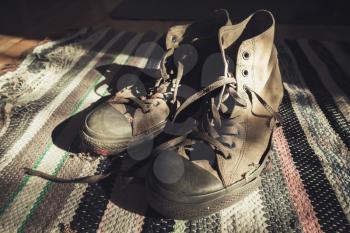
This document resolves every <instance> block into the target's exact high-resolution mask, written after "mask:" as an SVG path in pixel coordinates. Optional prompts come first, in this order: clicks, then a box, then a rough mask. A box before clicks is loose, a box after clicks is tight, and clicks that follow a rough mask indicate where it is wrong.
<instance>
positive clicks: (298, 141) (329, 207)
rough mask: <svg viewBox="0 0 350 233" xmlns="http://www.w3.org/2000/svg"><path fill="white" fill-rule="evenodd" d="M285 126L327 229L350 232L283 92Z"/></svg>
mask: <svg viewBox="0 0 350 233" xmlns="http://www.w3.org/2000/svg"><path fill="white" fill-rule="evenodd" d="M279 112H280V113H281V116H282V118H283V121H282V128H283V132H284V135H285V136H286V139H287V141H288V145H289V149H290V151H291V154H292V157H293V161H294V163H295V166H296V167H297V169H298V171H299V174H300V177H301V179H302V181H303V184H304V187H305V190H306V192H307V194H308V196H309V199H310V201H311V203H312V205H313V207H314V210H315V212H316V216H317V218H318V221H319V223H320V225H321V228H322V230H323V231H324V232H335V231H339V232H350V224H349V222H348V220H347V219H346V216H345V214H344V212H343V210H342V207H341V206H340V203H339V201H338V199H337V197H336V195H335V192H334V190H333V189H332V187H331V185H330V184H329V181H328V180H327V177H326V175H325V173H324V170H323V167H322V165H321V162H320V161H319V159H318V157H317V155H316V154H315V152H314V151H313V150H312V148H311V147H310V145H309V144H308V143H307V138H306V135H305V133H304V131H303V129H302V126H301V125H300V123H299V121H298V118H297V116H296V115H295V113H294V112H293V108H292V105H291V101H290V97H289V95H288V93H287V92H286V91H285V92H284V97H283V100H282V104H281V106H280V111H279Z"/></svg>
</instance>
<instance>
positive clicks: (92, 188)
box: [70, 33, 155, 233]
mask: <svg viewBox="0 0 350 233" xmlns="http://www.w3.org/2000/svg"><path fill="white" fill-rule="evenodd" d="M154 38H155V34H154V33H147V34H146V35H144V36H143V38H142V39H141V41H140V42H139V43H138V44H139V45H140V44H141V43H144V42H147V41H154ZM136 48H137V46H135V48H134V49H133V50H135V49H136ZM120 67H121V69H119V70H114V71H113V72H115V73H113V72H111V73H113V76H114V77H115V78H117V77H118V73H119V74H120V73H123V72H125V70H124V71H123V68H124V67H123V66H120ZM126 69H127V68H126ZM120 165H121V163H118V162H113V163H112V162H111V161H110V160H109V159H106V160H103V161H101V162H100V164H99V165H98V167H97V169H96V172H95V174H101V173H108V172H109V171H117V170H119V168H120V167H119V166H120ZM114 183H115V177H109V178H107V179H105V180H104V181H102V182H100V183H97V184H92V185H89V186H88V187H87V189H86V191H85V192H84V194H83V197H82V198H81V200H80V203H79V207H78V208H77V209H76V210H75V215H74V217H73V220H72V221H71V223H70V228H71V229H73V230H75V231H77V232H84V233H85V232H96V231H97V229H98V226H99V224H100V222H101V220H102V217H103V213H104V211H105V209H106V207H107V204H108V200H109V198H110V195H111V192H112V190H113V186H114Z"/></svg>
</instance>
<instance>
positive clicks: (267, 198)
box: [259, 148, 302, 232]
mask: <svg viewBox="0 0 350 233" xmlns="http://www.w3.org/2000/svg"><path fill="white" fill-rule="evenodd" d="M269 163H271V166H270V165H268V167H269V169H266V170H265V172H264V173H263V174H262V176H261V178H262V180H261V186H260V187H259V193H260V195H261V199H262V201H263V206H264V207H263V209H264V211H265V212H266V213H267V214H266V215H265V217H266V219H267V221H266V224H267V229H268V231H269V232H302V230H301V229H302V228H301V225H300V223H299V220H298V216H297V214H296V212H295V209H294V206H293V204H292V200H291V197H290V194H289V192H288V188H287V184H286V180H285V178H284V175H283V172H282V169H281V164H280V160H279V157H278V154H277V152H276V151H275V150H274V149H273V148H272V150H271V151H270V162H269ZM269 163H268V164H269Z"/></svg>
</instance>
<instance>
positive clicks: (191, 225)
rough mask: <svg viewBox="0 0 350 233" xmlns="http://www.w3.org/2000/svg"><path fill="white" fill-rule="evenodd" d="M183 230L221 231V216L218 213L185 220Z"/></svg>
mask: <svg viewBox="0 0 350 233" xmlns="http://www.w3.org/2000/svg"><path fill="white" fill-rule="evenodd" d="M185 226H186V229H185V232H221V217H220V214H219V213H215V214H212V215H209V216H207V217H204V218H200V219H197V220H190V221H186V222H185Z"/></svg>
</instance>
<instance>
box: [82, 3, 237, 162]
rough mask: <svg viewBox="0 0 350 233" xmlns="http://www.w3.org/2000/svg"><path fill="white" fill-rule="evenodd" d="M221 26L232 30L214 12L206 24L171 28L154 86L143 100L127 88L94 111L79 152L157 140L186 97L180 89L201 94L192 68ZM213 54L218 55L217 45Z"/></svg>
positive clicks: (107, 150)
mask: <svg viewBox="0 0 350 233" xmlns="http://www.w3.org/2000/svg"><path fill="white" fill-rule="evenodd" d="M225 25H231V21H230V19H229V16H228V14H227V12H226V11H225V10H218V11H216V12H215V13H214V14H213V16H212V17H211V18H209V19H207V20H203V21H198V22H195V23H193V24H189V25H178V26H174V27H172V28H170V29H169V32H168V33H167V35H166V38H165V40H166V50H167V51H166V52H165V55H164V57H163V59H162V61H161V62H160V74H161V75H160V79H159V80H158V81H157V82H156V85H155V87H153V88H150V89H149V90H148V91H147V94H146V95H142V94H141V93H142V91H140V90H138V89H137V86H127V87H125V88H123V89H122V90H120V91H118V92H117V93H116V94H115V95H114V96H113V97H112V98H111V99H110V100H108V101H107V102H106V103H104V104H102V105H100V106H99V107H97V108H96V109H95V110H93V111H92V112H91V113H90V114H89V115H88V116H87V117H86V119H85V124H84V127H83V130H82V132H81V137H82V142H83V145H84V147H85V148H86V149H87V150H88V151H92V152H94V153H97V154H100V155H114V154H117V153H119V152H121V151H124V150H125V149H128V148H131V147H134V146H136V145H140V144H147V142H148V141H150V140H152V139H153V138H154V137H156V136H157V135H159V134H160V133H161V132H162V131H163V130H164V127H165V125H166V123H167V121H168V120H169V119H171V118H172V117H173V116H174V113H175V112H176V110H177V109H178V108H179V107H180V106H181V103H182V102H183V101H184V100H185V98H184V97H186V96H182V98H181V97H179V96H180V95H181V91H180V89H181V88H182V86H189V87H191V88H192V89H193V90H194V91H193V92H196V91H198V90H200V89H201V85H200V84H199V83H200V82H199V81H200V80H199V79H198V80H193V78H195V77H198V76H199V75H198V74H196V73H198V72H200V70H199V69H198V68H196V67H201V65H202V64H201V62H203V61H205V58H206V57H207V55H206V54H208V53H210V52H212V51H210V50H208V49H206V47H205V46H206V43H207V41H215V42H216V43H215V42H214V43H215V44H218V43H217V40H218V38H217V33H218V30H219V28H221V27H222V26H225ZM214 49H216V50H217V51H219V46H218V45H217V46H216V47H215V48H214ZM179 93H180V94H179ZM185 107H187V106H183V107H181V109H185ZM181 111H182V110H181ZM191 111H192V110H191Z"/></svg>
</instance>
